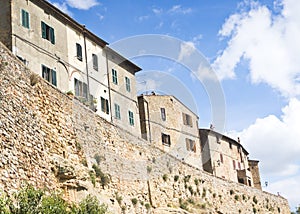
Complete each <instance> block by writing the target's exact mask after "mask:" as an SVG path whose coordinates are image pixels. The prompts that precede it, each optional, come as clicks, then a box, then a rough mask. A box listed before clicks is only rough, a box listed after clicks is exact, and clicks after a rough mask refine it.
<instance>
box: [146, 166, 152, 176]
mask: <svg viewBox="0 0 300 214" xmlns="http://www.w3.org/2000/svg"><path fill="white" fill-rule="evenodd" d="M151 171H152V167H151V166H147V172H148V173H149V174H150V172H151Z"/></svg>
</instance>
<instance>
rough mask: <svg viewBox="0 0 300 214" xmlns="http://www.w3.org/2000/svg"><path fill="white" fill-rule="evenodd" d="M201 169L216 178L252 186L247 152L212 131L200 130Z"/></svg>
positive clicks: (237, 144)
mask: <svg viewBox="0 0 300 214" xmlns="http://www.w3.org/2000/svg"><path fill="white" fill-rule="evenodd" d="M199 132H200V139H201V147H202V162H203V169H204V171H207V172H209V173H211V174H213V175H215V176H217V177H220V178H224V179H227V180H231V181H235V182H239V183H242V184H245V185H248V186H252V187H253V186H254V183H253V178H252V174H251V171H250V168H249V162H248V155H249V153H248V152H247V150H246V149H245V148H244V147H243V146H242V145H241V143H240V142H239V140H238V141H236V140H234V139H232V138H229V137H227V136H225V135H223V134H220V133H218V132H216V131H214V130H212V129H200V130H199Z"/></svg>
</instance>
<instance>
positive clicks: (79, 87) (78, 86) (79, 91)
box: [74, 78, 87, 99]
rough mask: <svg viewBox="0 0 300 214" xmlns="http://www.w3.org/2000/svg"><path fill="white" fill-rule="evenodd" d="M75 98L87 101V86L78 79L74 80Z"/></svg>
mask: <svg viewBox="0 0 300 214" xmlns="http://www.w3.org/2000/svg"><path fill="white" fill-rule="evenodd" d="M74 84H75V87H74V88H75V96H76V97H83V98H85V99H87V84H86V83H84V82H81V81H80V80H78V79H76V78H75V79H74Z"/></svg>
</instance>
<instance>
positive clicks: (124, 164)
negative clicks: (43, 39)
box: [0, 46, 290, 214]
mask: <svg viewBox="0 0 300 214" xmlns="http://www.w3.org/2000/svg"><path fill="white" fill-rule="evenodd" d="M0 66H1V68H0V107H1V108H0V148H1V150H0V179H1V182H0V188H1V189H2V190H4V191H6V192H9V193H10V192H12V191H15V190H17V189H19V188H20V186H21V185H22V184H23V183H24V182H28V183H32V184H34V185H36V186H37V187H46V188H48V189H50V190H54V189H56V190H60V191H62V192H63V193H64V194H65V197H66V198H67V199H69V200H72V201H79V200H81V199H82V198H83V197H85V196H86V195H87V194H93V195H96V196H97V197H98V198H99V200H100V201H101V202H104V203H107V204H108V205H109V209H110V211H111V212H112V213H121V212H122V209H121V207H123V210H124V211H125V213H188V212H186V211H184V210H183V209H180V208H179V206H180V201H181V207H184V206H185V205H186V204H187V208H188V209H189V212H190V213H253V212H254V211H256V212H257V213H264V214H265V213H290V212H289V207H288V203H287V200H286V199H284V198H282V197H279V196H275V195H271V194H268V193H265V192H262V191H260V190H257V189H254V188H250V187H247V186H244V185H241V184H238V183H234V182H228V181H225V180H222V179H219V178H215V177H213V176H211V175H209V174H208V173H205V172H203V171H200V170H198V169H196V168H194V167H191V166H189V165H187V164H185V163H182V162H181V161H179V160H177V159H175V158H174V157H172V156H169V155H168V154H166V153H164V152H163V151H162V150H160V149H157V148H155V147H154V146H153V145H151V144H149V143H148V142H147V141H144V140H142V139H140V138H136V137H134V136H133V135H131V134H130V133H128V132H126V131H125V130H122V129H121V128H118V127H117V126H115V125H113V124H111V123H108V122H106V121H105V120H104V119H102V118H100V117H99V116H97V115H96V114H94V113H93V112H92V111H90V110H89V109H87V108H86V107H85V106H84V105H82V104H81V103H80V102H79V101H77V100H76V99H72V98H69V97H68V96H66V95H65V94H63V93H61V92H59V91H58V90H57V89H56V88H54V87H52V86H51V85H49V84H48V83H47V82H45V81H43V80H42V79H40V78H39V77H37V76H35V77H34V76H32V73H31V72H30V71H29V70H27V69H26V68H24V67H23V66H22V64H20V62H19V61H18V60H16V59H15V58H14V57H13V56H12V55H11V54H10V53H9V52H8V51H7V49H6V48H3V47H2V46H0ZM30 77H31V81H30ZM33 79H35V80H36V81H32V80H33ZM33 82H36V84H35V85H33V86H32V85H31V83H33ZM95 157H97V158H95ZM97 161H98V163H99V168H100V169H101V170H102V172H104V173H107V174H109V175H110V182H109V183H108V185H105V186H104V187H103V186H102V185H100V180H99V178H96V181H97V182H96V184H95V187H94V186H93V184H92V182H91V178H90V175H89V171H90V170H92V165H93V164H97ZM116 195H118V196H122V199H120V197H119V198H118V197H116ZM117 198H118V200H117ZM132 199H137V204H136V205H134V204H133V201H134V200H132ZM186 201H189V202H186ZM119 202H120V204H119ZM185 202H186V203H185ZM150 204H151V205H152V208H150V209H148V210H147V208H146V207H148V208H149V206H148V205H150Z"/></svg>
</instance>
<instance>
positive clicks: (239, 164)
mask: <svg viewBox="0 0 300 214" xmlns="http://www.w3.org/2000/svg"><path fill="white" fill-rule="evenodd" d="M238 167H239V170H241V163H240V162H238Z"/></svg>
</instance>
